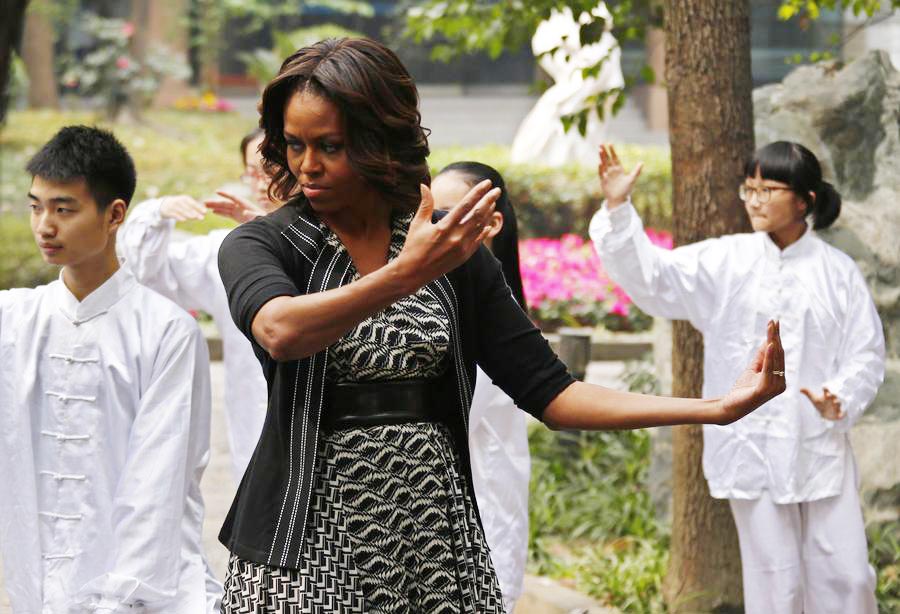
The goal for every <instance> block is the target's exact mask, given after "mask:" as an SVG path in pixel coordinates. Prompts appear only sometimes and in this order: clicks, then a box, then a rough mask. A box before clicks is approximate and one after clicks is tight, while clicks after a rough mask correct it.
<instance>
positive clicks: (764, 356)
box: [720, 320, 786, 424]
mask: <svg viewBox="0 0 900 614" xmlns="http://www.w3.org/2000/svg"><path fill="white" fill-rule="evenodd" d="M785 387H786V383H785V378H784V348H783V347H781V325H780V324H779V323H776V322H773V321H771V320H770V321H769V325H768V330H767V334H766V341H765V343H763V344H762V346H761V347H760V348H759V351H758V352H757V353H756V357H755V358H754V359H753V362H751V363H750V366H748V367H747V370H746V371H744V372H743V373H742V374H741V376H740V377H739V378H738V379H737V381H736V382H735V383H734V387H733V388H732V389H731V392H729V393H728V394H727V395H725V396H724V397H723V398H722V400H721V402H722V411H723V415H722V420H721V422H720V424H729V423H731V422H734V421H735V420H738V419H740V418H743V417H744V416H746V415H747V414H749V413H750V412H751V411H753V410H754V409H756V408H757V407H759V406H760V405H762V404H763V403H765V402H766V401H768V400H770V399H772V398H774V397H776V396H778V395H779V394H781V393H782V392H784V390H785Z"/></svg>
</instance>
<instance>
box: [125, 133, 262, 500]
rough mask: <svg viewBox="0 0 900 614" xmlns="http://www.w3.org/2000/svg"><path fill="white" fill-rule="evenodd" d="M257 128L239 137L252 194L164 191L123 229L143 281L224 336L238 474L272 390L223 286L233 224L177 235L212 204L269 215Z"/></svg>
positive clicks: (240, 213) (230, 211) (131, 263)
mask: <svg viewBox="0 0 900 614" xmlns="http://www.w3.org/2000/svg"><path fill="white" fill-rule="evenodd" d="M261 142H262V132H261V131H259V130H257V131H256V132H254V133H251V134H249V135H247V137H245V139H244V141H243V142H242V143H241V147H242V154H243V157H244V164H245V169H246V170H245V177H247V178H248V179H249V181H250V182H252V186H251V190H252V193H253V198H254V200H255V202H254V201H251V200H247V199H245V198H242V197H240V196H237V195H233V194H230V193H227V192H219V195H220V196H221V197H222V198H221V199H220V200H214V201H207V202H206V203H200V202H198V201H196V200H194V199H193V198H191V197H190V196H164V197H162V198H155V199H152V200H148V201H145V202H142V203H140V204H138V205H136V206H135V207H134V208H133V210H132V211H131V213H130V214H129V215H128V219H127V220H126V221H125V224H124V226H123V227H122V229H121V230H120V232H119V240H118V244H117V249H118V252H119V256H121V258H122V260H123V262H124V265H125V266H127V267H128V268H129V269H131V271H132V272H133V273H134V275H135V277H137V279H138V281H139V282H140V283H142V284H144V285H146V286H147V287H149V288H152V289H154V290H156V291H157V292H159V293H160V294H162V295H163V296H166V297H167V298H170V299H172V300H173V301H174V302H175V303H177V304H178V305H180V306H181V307H183V308H185V309H196V310H201V311H205V312H206V313H208V314H210V315H211V316H212V318H213V320H214V321H215V323H216V326H217V327H218V329H219V334H220V335H221V336H222V354H223V359H224V362H225V417H226V422H227V426H228V444H229V448H230V449H231V462H232V464H231V466H232V475H233V476H234V480H235V484H237V483H238V482H240V480H241V478H242V477H243V475H244V471H245V470H246V469H247V465H248V464H249V462H250V457H251V456H252V455H253V450H254V448H255V447H256V442H257V441H258V440H259V434H260V432H261V431H262V426H263V421H264V420H265V417H266V405H267V403H268V390H267V388H266V380H265V378H264V377H263V373H262V369H261V368H260V366H259V360H258V359H257V358H256V356H255V355H254V354H253V348H252V347H251V346H250V342H249V341H248V340H247V338H246V337H245V336H244V335H243V334H241V332H240V331H239V330H238V329H237V327H236V326H235V325H234V320H232V318H231V313H230V312H229V310H228V299H227V298H226V296H225V287H224V286H223V285H222V279H221V278H220V277H219V267H218V264H217V262H218V255H219V247H220V246H221V245H222V241H223V240H224V239H225V237H226V236H227V235H228V233H229V232H230V229H219V230H213V231H212V232H210V233H208V234H205V235H197V236H192V237H191V238H189V239H185V240H183V241H173V240H172V231H173V230H174V228H175V222H178V221H184V220H189V219H202V218H203V217H204V215H205V214H206V211H207V207H208V208H209V209H212V210H213V211H215V212H216V213H219V214H221V215H224V216H227V217H231V218H233V219H235V220H237V221H239V222H243V221H247V220H248V219H253V218H255V217H256V216H258V215H265V214H266V213H267V212H268V211H270V210H271V209H272V208H274V205H273V204H272V203H271V202H270V201H269V200H268V197H267V189H268V186H269V181H268V180H267V178H266V176H265V173H264V171H263V168H262V156H261V155H260V154H259V151H258V148H259V144H260V143H261Z"/></svg>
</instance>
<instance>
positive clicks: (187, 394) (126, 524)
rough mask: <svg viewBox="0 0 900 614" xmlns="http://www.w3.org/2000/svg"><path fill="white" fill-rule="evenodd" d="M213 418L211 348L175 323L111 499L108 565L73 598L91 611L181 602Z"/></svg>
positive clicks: (192, 328) (191, 327)
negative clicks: (196, 490)
mask: <svg viewBox="0 0 900 614" xmlns="http://www.w3.org/2000/svg"><path fill="white" fill-rule="evenodd" d="M209 413H210V389H209V359H208V355H207V352H206V345H205V343H204V342H203V338H202V336H201V334H200V331H199V329H198V328H197V326H196V324H194V323H193V322H190V323H188V322H186V321H176V322H173V323H172V324H171V325H170V327H169V329H168V330H167V331H166V334H165V335H164V338H163V339H162V342H161V347H160V349H159V352H158V353H157V355H156V357H155V359H154V360H153V365H152V377H151V381H150V383H149V386H148V387H147V388H146V390H145V391H144V393H143V395H142V396H141V400H140V404H139V407H138V411H137V414H136V416H135V420H134V424H133V425H132V429H131V436H130V439H129V441H128V448H127V454H128V456H127V459H126V462H125V468H124V470H123V473H122V476H121V478H120V481H119V487H118V489H117V491H116V493H115V497H114V499H113V506H112V531H113V548H112V551H111V552H110V553H109V559H108V560H109V566H108V567H107V568H106V570H105V571H104V572H103V573H101V574H100V575H98V576H97V577H96V578H94V579H93V580H91V581H90V582H88V583H86V584H85V585H84V586H83V587H82V588H81V589H80V590H79V591H78V594H77V595H76V597H75V601H76V603H79V604H80V605H81V606H82V607H84V608H86V609H87V611H89V612H102V613H104V614H107V613H118V612H131V611H133V610H132V606H135V605H138V604H139V603H143V604H144V605H146V606H148V607H151V608H152V609H153V611H165V610H166V604H167V603H168V602H169V601H170V600H172V599H173V598H174V597H175V595H176V593H177V590H178V581H179V574H180V568H181V549H182V540H183V536H184V529H183V526H182V524H183V515H184V513H185V507H186V505H187V503H186V499H187V497H188V494H189V489H190V481H191V480H192V479H194V477H193V476H194V475H195V473H196V471H197V467H196V466H195V465H196V459H197V458H205V455H206V452H207V451H208V449H209V432H208V429H209ZM198 427H201V428H205V429H206V433H202V432H198V431H200V430H201V428H198ZM203 446H205V450H204V449H201V448H203Z"/></svg>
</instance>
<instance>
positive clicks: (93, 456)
mask: <svg viewBox="0 0 900 614" xmlns="http://www.w3.org/2000/svg"><path fill="white" fill-rule="evenodd" d="M28 171H29V172H30V173H31V174H32V176H33V181H32V185H31V189H30V191H29V194H28V199H29V206H30V208H31V227H32V231H33V233H34V237H35V240H36V242H37V244H38V247H39V248H40V250H41V253H42V255H43V257H44V260H45V261H47V262H48V263H51V264H56V265H60V266H61V267H62V270H61V272H60V277H59V279H58V280H57V281H54V282H52V283H50V284H48V285H46V286H41V287H38V288H35V289H24V288H22V289H13V290H6V291H2V292H0V441H2V443H0V449H2V453H0V551H2V555H3V563H4V564H3V568H4V575H5V581H6V589H7V592H8V594H9V597H10V602H11V604H12V607H13V611H14V612H15V613H16V614H81V613H88V612H90V613H102V614H113V613H120V612H130V613H135V614H136V613H138V612H141V613H148V614H149V613H159V614H162V613H165V614H212V613H213V612H218V607H219V604H218V602H219V600H220V596H221V586H220V585H219V584H218V583H217V582H216V581H215V580H214V579H213V578H212V575H211V574H210V571H209V568H208V566H207V563H206V559H205V557H204V554H203V551H202V547H201V541H200V531H201V525H202V521H203V501H202V499H201V496H200V477H201V475H202V474H203V470H204V468H205V467H206V463H207V460H208V457H209V414H210V394H209V367H208V358H207V353H206V346H205V344H204V341H203V338H202V337H201V335H200V332H199V330H198V328H197V325H196V323H195V322H194V321H193V319H192V318H191V317H190V316H189V315H188V314H186V313H185V312H184V311H183V310H182V309H180V308H179V307H177V306H176V305H175V304H173V303H172V302H171V301H169V300H168V299H165V298H163V297H162V296H160V295H158V294H156V293H155V292H153V291H151V290H149V289H147V288H144V287H143V286H140V285H139V284H138V283H137V282H136V281H135V279H134V277H133V276H132V274H131V273H130V272H129V271H128V270H127V269H122V268H119V262H118V259H117V258H116V251H115V243H116V232H117V230H118V228H119V226H120V225H121V224H122V222H123V220H124V218H125V210H126V208H127V206H128V202H129V200H130V199H131V197H132V195H133V193H134V187H135V170H134V164H133V163H132V160H131V157H130V156H129V155H128V152H127V151H126V150H125V148H124V147H122V145H121V144H120V143H119V142H118V141H117V140H116V139H115V138H114V137H113V136H112V134H110V133H108V132H104V131H101V130H98V129H96V128H88V127H85V126H74V127H67V128H63V129H62V130H61V131H60V132H59V133H57V135H56V136H54V137H53V139H51V140H50V141H49V142H48V143H47V144H46V145H45V146H44V147H43V148H42V149H41V150H40V151H39V152H38V153H37V154H36V155H35V156H34V158H32V160H31V161H30V162H29V164H28Z"/></svg>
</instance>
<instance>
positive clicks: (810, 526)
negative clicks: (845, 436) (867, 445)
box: [728, 450, 877, 614]
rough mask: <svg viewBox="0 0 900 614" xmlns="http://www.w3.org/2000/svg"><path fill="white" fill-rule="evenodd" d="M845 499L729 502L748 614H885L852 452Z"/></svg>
mask: <svg viewBox="0 0 900 614" xmlns="http://www.w3.org/2000/svg"><path fill="white" fill-rule="evenodd" d="M848 456H849V458H848V462H847V464H846V465H845V467H846V470H845V471H844V483H843V488H842V491H841V494H839V495H837V496H835V497H828V498H827V499H820V500H818V501H807V502H802V503H788V504H783V505H780V504H777V503H773V502H772V499H771V497H769V496H768V493H766V492H763V495H762V496H761V497H760V498H759V499H751V500H747V499H729V500H728V502H729V503H730V504H731V512H732V514H733V515H734V523H735V525H736V527H737V532H738V540H739V542H740V547H741V565H742V568H743V577H744V611H745V612H746V614H832V613H834V614H877V606H876V603H875V570H874V569H873V568H872V566H871V565H869V559H868V551H867V548H866V534H865V528H864V525H863V517H862V510H861V509H860V503H859V494H858V493H857V480H856V463H855V462H854V460H853V453H852V452H850V451H849V450H848Z"/></svg>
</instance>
